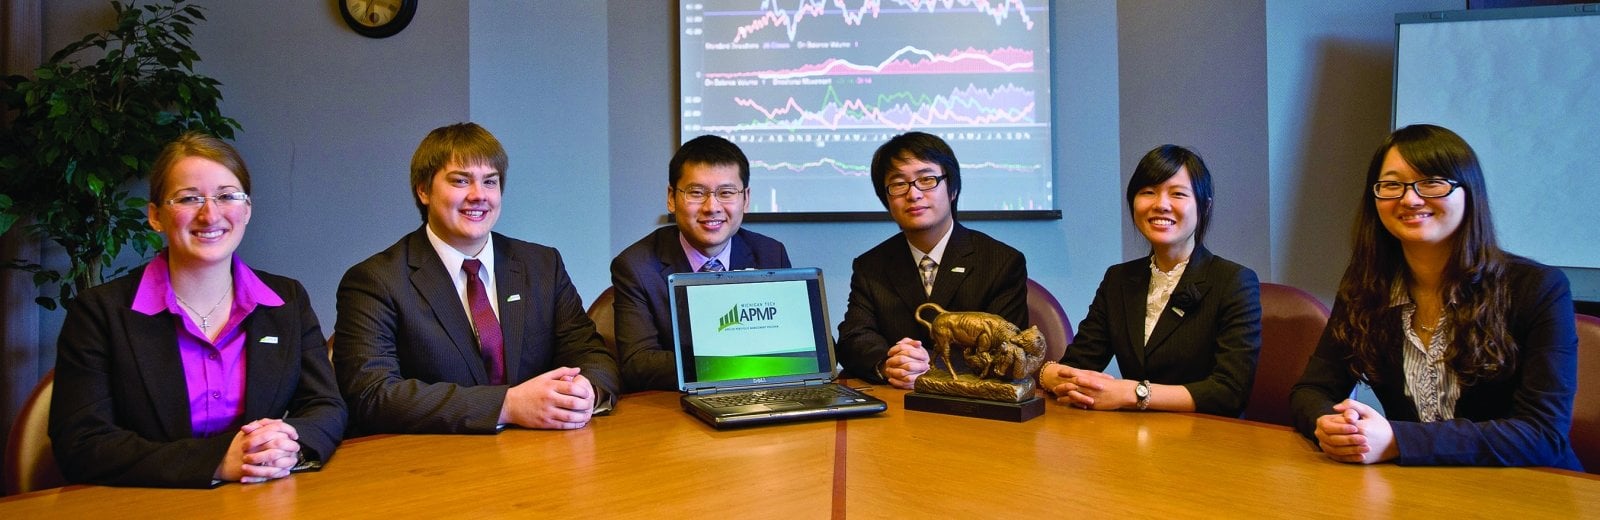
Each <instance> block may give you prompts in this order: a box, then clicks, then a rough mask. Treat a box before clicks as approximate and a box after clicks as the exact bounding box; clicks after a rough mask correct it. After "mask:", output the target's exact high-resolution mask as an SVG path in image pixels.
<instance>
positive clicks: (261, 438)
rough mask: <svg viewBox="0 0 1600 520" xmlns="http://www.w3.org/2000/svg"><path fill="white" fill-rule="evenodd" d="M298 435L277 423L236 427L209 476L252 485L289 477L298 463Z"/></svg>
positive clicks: (290, 427) (260, 422)
mask: <svg viewBox="0 0 1600 520" xmlns="http://www.w3.org/2000/svg"><path fill="white" fill-rule="evenodd" d="M299 441H300V434H299V433H298V432H296V431H295V430H294V427H293V426H290V425H289V423H286V422H283V420H281V419H257V420H255V421H251V422H250V423H249V424H246V425H244V426H241V427H239V432H238V433H235V434H234V435H233V442H232V443H230V444H229V445H228V453H227V454H226V455H223V457H222V464H220V465H218V466H217V471H216V473H214V474H213V475H212V477H213V478H215V479H217V480H225V481H229V482H243V483H246V484H252V483H256V482H266V481H269V480H273V479H280V478H283V477H287V476H289V472H290V471H291V470H293V469H294V466H295V464H297V463H299V461H300V442H299Z"/></svg>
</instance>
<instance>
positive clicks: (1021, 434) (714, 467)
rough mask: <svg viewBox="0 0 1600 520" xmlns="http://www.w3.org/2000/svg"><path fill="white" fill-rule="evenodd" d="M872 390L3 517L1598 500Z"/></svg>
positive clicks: (1209, 436)
mask: <svg viewBox="0 0 1600 520" xmlns="http://www.w3.org/2000/svg"><path fill="white" fill-rule="evenodd" d="M870 392H871V393H873V394H875V395H878V396H879V397H881V398H883V399H884V400H885V401H887V402H888V403H889V409H888V411H886V412H884V413H882V414H879V415H876V416H871V417H861V418H855V419H847V420H831V421H818V422H804V423H790V424H779V425H770V426H761V427H755V428H749V429H742V430H728V431H718V430H714V429H712V428H710V427H709V426H706V425H705V424H703V423H701V422H699V421H697V420H695V419H694V418H693V417H691V416H689V415H688V414H686V413H684V412H683V410H682V408H681V407H680V406H679V404H678V395H677V394H676V393H672V392H643V393H638V394H631V395H628V396H626V397H625V398H624V399H623V400H622V401H621V402H620V403H619V406H618V408H617V410H616V411H615V413H613V414H611V415H609V416H605V417H598V418H596V419H595V420H594V421H593V422H592V423H590V425H589V427H587V428H584V429H581V430H575V431H533V430H507V431H505V432H502V433H500V434H498V435H383V436H373V437H366V438H361V439H352V440H350V441H347V442H345V444H344V445H343V446H342V447H341V448H340V449H339V451H338V453H337V454H336V455H335V456H334V457H333V460H331V461H330V462H329V464H328V465H327V467H326V468H325V469H323V470H322V471H320V472H314V473H300V474H296V475H294V476H292V477H290V478H286V479H282V480H278V481H274V482H270V483H265V484H252V485H240V484H228V485H224V486H221V487H220V488H216V489H210V490H170V489H138V488H113V487H102V486H68V487H65V488H60V489H53V490H45V491H39V492H34V493H30V494H24V495H19V496H15V497H9V498H5V499H0V518H8V519H16V518H86V517H116V518H124V517H135V518H143V517H158V518H194V517H206V518H241V517H248V518H257V517H282V518H292V517H312V516H319V517H322V516H325V517H329V518H345V517H358V518H365V517H395V516H400V517H418V516H423V515H432V516H443V517H544V518H559V517H599V518H613V517H642V518H713V519H734V518H830V517H831V518H842V517H847V516H848V517H852V518H908V517H933V518H1019V517H1021V518H1046V517H1051V518H1054V517H1080V518H1105V517H1123V518H1126V517H1129V516H1130V515H1131V516H1133V517H1164V518H1166V517H1180V518H1181V517H1218V516H1223V515H1226V516H1228V517H1236V516H1240V517H1242V516H1246V515H1251V516H1265V517H1343V518H1388V517H1417V516H1422V515H1423V514H1428V515H1430V516H1432V515H1436V514H1444V515H1465V516H1472V517H1492V516H1506V515H1512V516H1515V517H1521V518H1585V517H1591V518H1592V517H1600V478H1596V476H1594V475H1588V474H1583V473H1575V472H1570V471H1562V470H1553V469H1543V468H1535V469H1528V468H1441V467H1399V466H1395V465H1393V464H1383V465H1376V466H1356V465H1347V464H1341V463H1338V462H1333V461H1330V460H1328V459H1327V458H1325V457H1323V456H1322V455H1321V454H1320V453H1318V452H1317V451H1316V450H1315V448H1314V447H1313V446H1312V445H1311V444H1310V443H1308V442H1306V441H1305V440H1304V439H1302V438H1301V437H1300V436H1299V435H1297V434H1295V433H1294V432H1292V431H1291V430H1290V429H1288V428H1286V427H1282V426H1274V425H1266V424H1260V423H1252V422H1248V421H1241V420H1234V419H1223V418H1216V417H1210V416H1205V415H1199V414H1183V413H1139V412H1093V411H1085V410H1079V409H1075V408H1071V407H1067V406H1063V405H1059V404H1055V403H1049V404H1048V405H1047V407H1046V412H1045V414H1044V415H1043V416H1041V417H1038V418H1036V419H1033V420H1031V421H1027V422H1022V423H1012V422H1004V421H994V420H985V419H974V418H967V417H958V416H950V415H941V414H934V413H925V412H915V411H906V410H904V409H903V408H902V406H901V405H902V402H903V399H904V397H903V396H904V392H902V391H899V390H895V389H892V388H887V387H876V388H873V389H871V390H870Z"/></svg>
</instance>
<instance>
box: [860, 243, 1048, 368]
mask: <svg viewBox="0 0 1600 520" xmlns="http://www.w3.org/2000/svg"><path fill="white" fill-rule="evenodd" d="M851 271H852V272H851V273H850V302H849V306H848V307H847V308H846V309H845V313H844V321H843V322H841V323H839V343H838V349H837V350H838V353H839V361H840V362H841V363H842V364H844V369H845V372H846V373H848V374H849V375H850V376H851V377H855V378H858V379H864V380H867V381H871V382H873V383H875V384H883V383H885V382H886V381H884V379H883V378H881V377H878V371H877V366H878V363H881V362H883V360H884V359H885V358H886V357H887V356H888V353H889V347H890V346H893V345H894V344H895V342H897V341H900V338H911V339H915V340H919V341H922V342H924V344H925V345H924V346H931V345H928V344H927V341H928V329H926V328H924V327H923V326H922V324H920V323H917V320H916V309H917V306H918V305H922V304H924V303H927V302H933V303H937V304H939V306H940V307H944V309H945V310H947V311H983V312H988V313H991V314H996V315H999V316H1000V317H1002V318H1005V319H1006V320H1007V321H1010V322H1011V323H1013V324H1016V325H1017V326H1018V327H1021V328H1027V327H1028V265H1027V260H1026V259H1024V258H1023V256H1022V253H1021V252H1019V251H1017V250H1016V249H1012V248H1011V246H1008V245H1005V244H1004V243H1002V242H1000V241H999V240H995V239H994V238H991V237H990V236H989V235H985V234H983V233H980V232H977V231H973V230H970V229H967V228H966V227H964V226H962V225H961V224H959V223H958V224H956V225H955V228H954V229H952V230H951V231H950V242H948V243H947V244H945V250H944V261H942V262H940V263H939V272H938V274H937V275H935V276H934V279H933V294H931V295H929V294H923V292H922V273H920V272H918V271H917V264H916V261H915V260H913V259H912V257H911V246H910V245H908V243H907V242H906V236H905V233H897V234H895V236H892V237H889V239H888V240H884V241H883V243H880V244H878V245H876V246H873V248H872V249H870V250H868V251H867V252H866V253H863V254H862V255H861V256H858V257H856V259H855V262H854V263H853V264H852V265H851ZM930 314H931V313H930ZM953 361H954V363H955V364H956V365H958V366H959V365H960V364H961V360H960V357H959V356H956V359H955V360H953ZM958 370H959V369H958Z"/></svg>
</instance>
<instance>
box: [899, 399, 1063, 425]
mask: <svg viewBox="0 0 1600 520" xmlns="http://www.w3.org/2000/svg"><path fill="white" fill-rule="evenodd" d="M905 408H906V409H907V410H916V411H919V412H933V413H942V414H946V415H959V416H962V417H976V418H979V419H994V420H999V421H1011V422H1024V421H1027V420H1028V419H1032V418H1034V417H1038V416H1040V415H1044V398H1041V397H1033V398H1031V399H1028V400H1025V401H1022V402H1020V403H1010V402H1002V401H988V400H983V399H968V398H965V397H955V396H949V395H939V394H925V393H920V392H911V393H909V394H906V403H905Z"/></svg>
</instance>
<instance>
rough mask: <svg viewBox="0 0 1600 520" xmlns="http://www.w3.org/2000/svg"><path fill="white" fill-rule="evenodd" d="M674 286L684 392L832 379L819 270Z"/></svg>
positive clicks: (692, 278) (692, 277)
mask: <svg viewBox="0 0 1600 520" xmlns="http://www.w3.org/2000/svg"><path fill="white" fill-rule="evenodd" d="M671 284H672V291H673V294H672V300H673V302H672V303H673V306H674V308H673V319H674V320H675V322H674V329H675V333H676V335H677V341H678V356H679V359H678V369H679V376H680V377H681V379H680V381H682V382H683V383H684V384H683V387H684V389H690V388H694V387H703V386H714V385H707V384H706V383H719V382H729V383H736V384H737V383H744V382H749V383H781V382H785V381H799V380H802V379H808V378H811V379H814V378H816V377H817V375H818V374H828V375H831V374H832V371H833V357H832V355H831V353H832V341H833V338H832V336H831V335H830V334H829V333H828V326H827V323H828V321H827V320H828V318H827V311H826V309H825V306H824V304H823V302H824V301H825V298H824V296H823V290H822V280H821V273H820V271H818V270H817V269H773V270H762V271H734V272H727V273H682V274H674V275H672V277H671Z"/></svg>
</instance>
